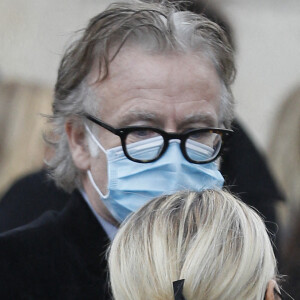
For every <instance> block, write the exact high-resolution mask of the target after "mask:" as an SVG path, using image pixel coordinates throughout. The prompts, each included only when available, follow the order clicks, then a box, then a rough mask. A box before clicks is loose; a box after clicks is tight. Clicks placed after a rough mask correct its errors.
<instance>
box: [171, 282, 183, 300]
mask: <svg viewBox="0 0 300 300" xmlns="http://www.w3.org/2000/svg"><path fill="white" fill-rule="evenodd" d="M183 285H184V279H180V280H177V281H173V291H174V300H185V298H184V296H183V294H182V292H183Z"/></svg>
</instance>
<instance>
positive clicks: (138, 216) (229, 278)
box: [109, 190, 276, 300]
mask: <svg viewBox="0 0 300 300" xmlns="http://www.w3.org/2000/svg"><path fill="white" fill-rule="evenodd" d="M109 269H110V280H111V285H112V291H113V295H114V299H116V300H121V299H122V300H125V299H128V300H142V299H152V300H173V299H174V293H173V286H172V282H173V281H176V280H178V279H185V282H184V288H183V294H184V296H185V298H186V300H191V299H197V300H202V299H203V300H204V299H205V300H208V299H216V300H217V299H220V300H221V299H222V300H227V299H228V300H229V299H230V300H232V299H243V300H248V299H259V300H262V299H264V294H265V291H266V288H267V284H268V281H269V280H270V279H272V278H274V277H276V261H275V257H274V254H273V250H272V246H271V243H270V240H269V237H268V234H267V232H266V228H265V226H264V223H263V221H262V220H261V218H260V217H259V216H258V215H257V213H256V212H255V211H253V210H252V209H250V208H249V207H248V206H246V205H245V204H244V203H242V202H241V201H239V200H238V199H236V198H234V197H233V196H232V195H231V194H229V193H228V192H225V191H215V190H206V191H203V192H202V193H198V192H178V193H176V194H174V195H170V196H161V197H158V198H155V199H154V200H152V201H150V202H149V203H147V204H146V205H145V206H144V207H142V208H141V209H140V210H139V211H138V212H136V213H135V214H133V215H132V216H131V217H130V218H129V219H128V220H127V222H125V224H124V225H123V226H122V227H121V229H120V230H119V232H118V234H117V236H116V238H115V239H114V241H113V243H112V246H111V249H110V252H109Z"/></svg>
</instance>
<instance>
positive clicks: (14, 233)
mask: <svg viewBox="0 0 300 300" xmlns="http://www.w3.org/2000/svg"><path fill="white" fill-rule="evenodd" d="M108 244H109V239H108V237H107V235H106V233H105V232H104V230H103V229H102V227H101V225H100V224H99V223H98V221H97V219H96V218H95V216H94V215H93V213H92V212H91V210H90V208H89V207H88V205H87V204H86V202H85V200H84V199H83V198H82V196H81V194H80V193H79V192H78V191H76V192H74V193H73V194H72V197H71V199H70V201H69V202H68V204H67V206H66V207H65V209H63V210H62V211H61V212H54V211H48V212H46V213H44V214H43V215H42V216H41V217H40V218H38V219H37V220H35V221H34V222H32V223H30V224H28V225H25V226H22V227H19V228H17V229H14V230H10V231H8V232H6V233H3V234H0V270H1V271H0V299H109V297H108V287H107V265H106V261H105V252H106V249H107V246H108Z"/></svg>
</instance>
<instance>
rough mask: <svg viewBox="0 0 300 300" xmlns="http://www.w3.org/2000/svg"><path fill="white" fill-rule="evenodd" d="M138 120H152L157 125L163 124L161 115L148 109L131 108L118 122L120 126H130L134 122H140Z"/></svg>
mask: <svg viewBox="0 0 300 300" xmlns="http://www.w3.org/2000/svg"><path fill="white" fill-rule="evenodd" d="M138 121H147V122H152V123H154V124H155V125H157V126H161V125H162V124H161V123H162V122H161V119H160V118H159V116H157V115H156V114H154V113H151V112H148V111H136V110H131V111H128V112H127V113H125V114H124V115H123V116H122V119H121V120H120V122H119V123H118V127H126V126H130V125H132V124H133V123H135V122H138Z"/></svg>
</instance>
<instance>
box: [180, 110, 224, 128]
mask: <svg viewBox="0 0 300 300" xmlns="http://www.w3.org/2000/svg"><path fill="white" fill-rule="evenodd" d="M193 123H202V124H203V125H205V126H207V127H217V126H218V122H217V120H216V119H215V118H213V117H212V116H211V115H209V114H201V113H199V114H192V115H188V116H186V117H185V118H184V120H183V121H182V122H181V123H180V126H181V127H185V126H188V125H191V124H193Z"/></svg>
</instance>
